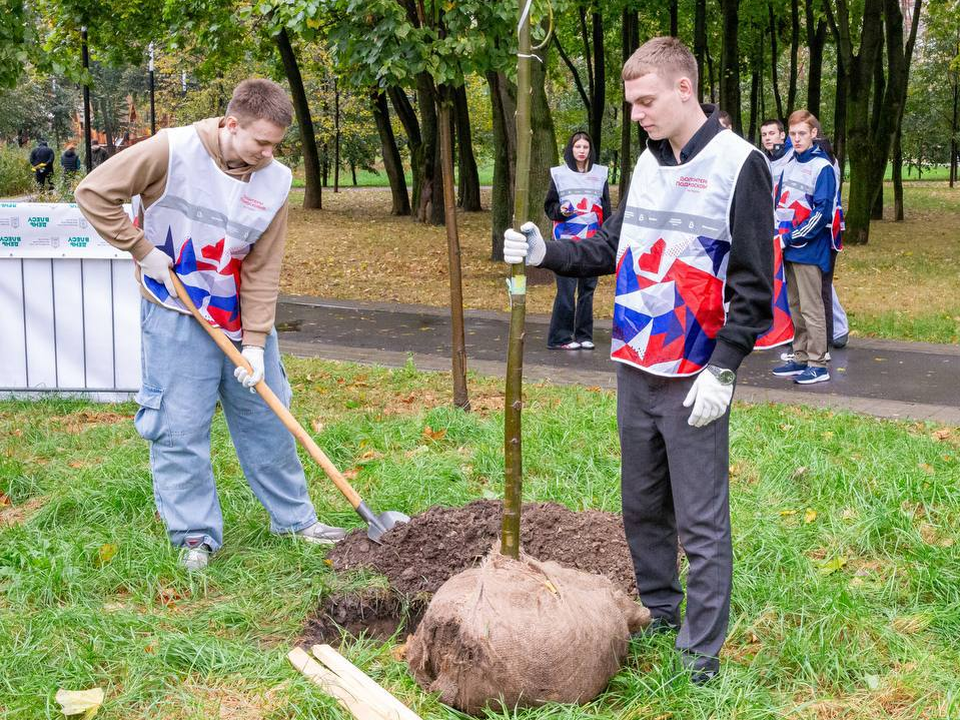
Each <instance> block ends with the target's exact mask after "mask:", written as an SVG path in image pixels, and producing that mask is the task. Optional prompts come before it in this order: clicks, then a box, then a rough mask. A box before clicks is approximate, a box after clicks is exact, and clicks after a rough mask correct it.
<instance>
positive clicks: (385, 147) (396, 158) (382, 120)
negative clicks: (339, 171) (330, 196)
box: [350, 90, 410, 215]
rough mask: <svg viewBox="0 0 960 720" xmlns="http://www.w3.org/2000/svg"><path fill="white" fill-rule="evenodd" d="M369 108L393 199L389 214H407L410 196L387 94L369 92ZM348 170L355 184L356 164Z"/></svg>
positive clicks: (377, 91) (352, 163) (408, 212)
mask: <svg viewBox="0 0 960 720" xmlns="http://www.w3.org/2000/svg"><path fill="white" fill-rule="evenodd" d="M370 110H371V112H372V114H373V119H374V122H376V125H377V134H379V135H380V148H381V153H382V155H383V168H384V170H386V173H387V178H389V180H390V195H391V197H392V200H393V204H392V207H391V208H390V214H391V215H409V214H410V197H409V195H408V194H407V180H406V178H405V177H404V173H403V161H402V160H401V159H400V150H399V148H397V141H396V138H395V137H394V135H393V126H392V125H391V123H390V109H389V108H388V106H387V96H386V95H385V94H384V92H383V91H382V90H375V91H374V92H373V93H372V94H371V103H370ZM350 172H351V173H352V174H353V184H354V185H356V184H357V172H356V164H355V163H354V162H353V161H351V162H350Z"/></svg>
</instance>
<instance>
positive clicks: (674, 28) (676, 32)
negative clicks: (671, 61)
mask: <svg viewBox="0 0 960 720" xmlns="http://www.w3.org/2000/svg"><path fill="white" fill-rule="evenodd" d="M679 36H680V8H679V3H678V2H677V0H670V37H679Z"/></svg>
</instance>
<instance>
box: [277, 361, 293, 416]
mask: <svg viewBox="0 0 960 720" xmlns="http://www.w3.org/2000/svg"><path fill="white" fill-rule="evenodd" d="M279 364H280V378H281V379H282V381H283V387H282V388H281V394H280V400H281V401H283V404H284V405H286V406H287V409H289V408H290V403H291V402H292V401H293V388H292V387H290V378H288V377H287V369H286V368H285V367H284V366H283V360H281V361H280V363H279Z"/></svg>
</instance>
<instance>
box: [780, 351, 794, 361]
mask: <svg viewBox="0 0 960 720" xmlns="http://www.w3.org/2000/svg"><path fill="white" fill-rule="evenodd" d="M796 358H797V356H796V355H794V354H793V350H789V351H787V352H782V353H780V359H781V360H783V361H784V362H793V361H794V360H796Z"/></svg>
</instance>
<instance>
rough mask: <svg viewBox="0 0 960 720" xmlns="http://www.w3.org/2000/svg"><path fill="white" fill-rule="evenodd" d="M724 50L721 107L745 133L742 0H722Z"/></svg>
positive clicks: (721, 63) (722, 56)
mask: <svg viewBox="0 0 960 720" xmlns="http://www.w3.org/2000/svg"><path fill="white" fill-rule="evenodd" d="M720 8H721V11H722V12H723V51H722V53H721V55H720V107H721V108H722V109H723V110H726V111H727V112H728V113H730V117H731V119H732V121H733V129H734V130H735V131H736V132H738V133H740V134H741V135H742V134H743V123H742V121H741V117H740V43H739V39H738V31H739V27H740V0H720Z"/></svg>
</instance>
